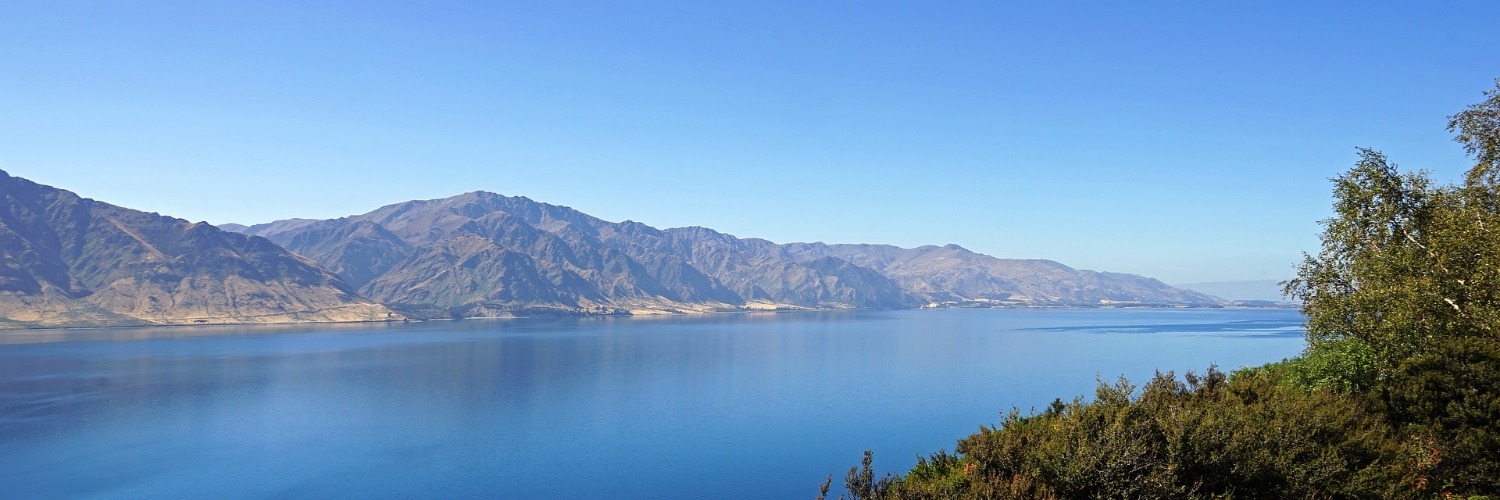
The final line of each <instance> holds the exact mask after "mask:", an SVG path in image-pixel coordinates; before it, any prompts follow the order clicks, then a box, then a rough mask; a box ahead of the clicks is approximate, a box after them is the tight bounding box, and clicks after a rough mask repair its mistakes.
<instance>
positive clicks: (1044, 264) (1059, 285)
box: [785, 243, 1219, 306]
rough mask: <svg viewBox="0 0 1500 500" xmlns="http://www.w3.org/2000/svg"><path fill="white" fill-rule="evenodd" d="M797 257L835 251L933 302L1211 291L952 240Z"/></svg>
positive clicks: (1118, 299) (1145, 301) (1132, 301)
mask: <svg viewBox="0 0 1500 500" xmlns="http://www.w3.org/2000/svg"><path fill="white" fill-rule="evenodd" d="M785 248H787V250H788V251H789V252H790V253H791V254H792V255H794V256H797V257H799V258H802V259H811V258H839V259H843V260H846V261H848V262H851V263H854V264H856V265H860V266H865V267H868V268H870V269H874V270H876V271H879V272H880V273H883V274H885V275H886V276H888V277H890V278H892V279H894V280H896V282H897V283H900V285H901V287H902V288H903V289H905V290H906V291H907V292H909V293H912V294H914V295H917V296H919V297H922V298H923V299H924V300H926V301H928V302H930V303H933V304H941V303H974V302H979V303H999V304H1025V305H1072V306H1098V305H1191V306H1209V305H1215V304H1217V303H1218V302H1219V300H1218V299H1216V298H1214V297H1211V296H1209V295H1205V294H1202V293H1198V292H1195V291H1192V290H1182V289H1179V288H1173V287H1171V286H1169V285H1167V284H1165V283H1162V282H1160V281H1157V280H1154V279H1151V278H1146V277H1143V276H1137V275H1134V274H1121V273H1101V272H1096V271H1087V270H1078V269H1073V268H1071V267H1068V266H1065V265H1062V264H1059V263H1057V262H1053V261H1050V260H1032V259H1024V260H1023V259H1000V258H995V257H991V256H988V255H984V254H980V253H975V252H972V251H969V250H968V249H965V248H963V247H960V246H958V245H947V246H941V247H939V246H923V247H918V248H900V247H895V246H891V245H825V244H823V243H792V244H788V245H785Z"/></svg>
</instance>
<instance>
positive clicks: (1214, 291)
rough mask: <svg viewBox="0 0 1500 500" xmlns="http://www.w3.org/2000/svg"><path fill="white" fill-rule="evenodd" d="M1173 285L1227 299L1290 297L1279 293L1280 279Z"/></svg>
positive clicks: (1276, 300)
mask: <svg viewBox="0 0 1500 500" xmlns="http://www.w3.org/2000/svg"><path fill="white" fill-rule="evenodd" d="M1173 286H1176V287H1177V288H1185V289H1189V290H1194V291H1198V292H1203V293H1206V294H1209V295H1213V296H1215V297H1219V298H1222V299H1227V300H1242V301H1267V302H1282V301H1290V300H1291V298H1288V297H1285V296H1283V295H1281V280H1243V281H1208V282H1202V283H1183V284H1180V285H1173Z"/></svg>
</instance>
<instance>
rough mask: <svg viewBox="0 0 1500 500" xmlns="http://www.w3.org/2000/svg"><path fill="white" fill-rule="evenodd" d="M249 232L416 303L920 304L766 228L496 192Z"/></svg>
mask: <svg viewBox="0 0 1500 500" xmlns="http://www.w3.org/2000/svg"><path fill="white" fill-rule="evenodd" d="M243 231H244V232H246V233H247V234H251V235H258V236H264V237H266V238H268V239H270V240H271V241H274V242H276V243H278V244H281V245H283V246H285V247H286V248H288V249H290V250H292V251H294V252H297V253H299V254H302V255H304V256H307V257H308V258H311V259H313V260H315V261H317V262H319V263H320V264H322V265H323V266H325V267H327V268H329V269H333V270H335V271H337V272H338V273H340V274H341V276H343V277H344V278H345V279H346V280H348V281H349V282H350V283H351V284H355V285H357V286H360V289H359V290H360V291H361V292H362V293H364V294H365V295H366V296H368V297H371V298H373V299H375V300H377V301H381V302H383V303H386V304H390V305H393V306H395V307H397V308H400V309H403V310H407V311H412V312H417V313H418V314H428V315H431V314H434V313H437V314H452V315H461V316H474V315H487V314H507V313H511V312H514V311H517V310H530V309H547V310H559V311H572V312H585V313H589V312H603V313H623V312H630V313H636V314H640V313H656V312H663V313H664V312H682V311H706V310H722V309H736V308H742V307H756V306H760V307H778V306H781V307H787V306H796V307H832V308H880V307H905V306H909V305H913V304H915V303H916V302H915V301H914V300H913V298H912V297H910V296H908V295H906V294H904V293H903V292H902V291H901V289H900V287H899V286H897V285H896V283H895V282H894V281H891V280H889V279H887V278H885V277H884V276H882V275H880V274H879V273H874V272H872V271H870V270H869V269H865V268H861V267H858V266H853V265H849V264H848V263H847V262H843V261H840V260H837V259H834V260H826V259H824V260H809V261H806V262H803V261H798V260H796V259H793V258H791V257H790V256H789V255H784V254H778V253H776V252H767V251H755V250H751V248H753V247H756V246H757V245H759V246H766V245H769V246H770V247H775V245H770V244H769V243H767V242H762V241H759V240H740V239H738V238H734V237H732V236H728V235H724V234H721V233H716V232H713V231H709V230H706V229H695V230H668V231H662V230H658V229H656V228H652V227H650V226H646V225H644V224H640V223H636V222H630V221H626V222H621V223H613V222H607V221H604V220H601V219H598V218H595V217H592V216H589V215H587V214H584V213H582V212H578V211H576V210H573V209H570V208H567V207H560V206H556V205H549V204H546V203H538V202H535V201H532V200H529V199H526V198H522V197H507V196H501V195H497V194H494V193H486V192H474V193H467V194H463V195H459V196H454V197H451V198H445V199H440V200H423V201H412V202H406V203H398V204H395V205H390V206H386V207H382V208H380V209H377V210H375V211H373V212H370V213H367V214H363V215H356V216H351V217H345V218H342V219H333V220H325V221H318V222H314V223H310V224H301V225H288V224H285V223H282V222H273V223H269V224H261V225H255V226H249V227H246V228H244V229H243ZM418 311H425V313H422V312H418ZM443 311H446V312H443Z"/></svg>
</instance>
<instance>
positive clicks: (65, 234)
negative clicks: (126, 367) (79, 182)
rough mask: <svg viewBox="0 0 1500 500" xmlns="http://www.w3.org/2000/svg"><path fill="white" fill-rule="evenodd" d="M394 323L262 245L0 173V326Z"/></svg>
mask: <svg viewBox="0 0 1500 500" xmlns="http://www.w3.org/2000/svg"><path fill="white" fill-rule="evenodd" d="M385 319H400V316H399V315H395V314H393V313H392V312H391V311H390V310H389V309H387V308H385V307H384V306H381V305H379V304H376V303H374V302H372V301H370V300H367V299H364V298H361V297H360V296H359V295H358V294H357V292H355V290H354V289H353V288H352V287H350V286H349V285H347V284H345V283H344V281H343V280H342V279H340V278H339V277H338V276H337V275H335V274H334V273H331V272H329V271H326V270H324V269H322V268H321V267H319V266H318V265H317V264H316V263H314V262H312V261H310V260H307V259H305V258H302V257H299V256H297V255H294V254H292V253H291V252H288V251H286V250H285V249H283V248H281V247H279V246H277V245H275V244H273V243H271V242H270V241H267V240H265V239H264V238H257V237H250V236H246V235H243V234H238V233H233V232H228V231H223V230H220V229H219V228H216V227H214V226H211V225H209V224H206V223H201V222H200V223H196V224H195V223H190V222H188V221H185V220H181V219H175V218H171V217H165V216H161V215H157V214H154V213H145V212H140V211H136V210H131V209H127V208H122V207H118V206H114V205H110V204H108V203H104V202H100V201H95V200H91V199H88V198H82V197H79V196H78V195H76V194H74V193H72V192H69V191H65V190H61V189H56V188H52V187H49V186H44V185H40V184H36V183H34V182H31V181H28V180H26V179H21V178H17V177H11V176H10V175H8V174H6V173H5V172H3V171H0V327H36V326H85V325H119V324H197V323H273V322H292V321H369V320H385Z"/></svg>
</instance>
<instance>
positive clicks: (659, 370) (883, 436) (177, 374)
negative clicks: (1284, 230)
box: [0, 310, 1301, 498]
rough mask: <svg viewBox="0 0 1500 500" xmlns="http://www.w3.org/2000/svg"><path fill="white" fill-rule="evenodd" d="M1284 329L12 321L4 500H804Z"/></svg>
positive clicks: (1165, 318)
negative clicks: (1022, 417) (1026, 415)
mask: <svg viewBox="0 0 1500 500" xmlns="http://www.w3.org/2000/svg"><path fill="white" fill-rule="evenodd" d="M1299 324H1300V317H1298V316H1297V315H1296V314H1295V312H1290V311H1089V310H1078V311H1069V310H1053V311H1025V310H1019V311H893V312H876V313H802V314H746V315H720V316H706V317H668V318H651V319H644V320H643V319H638V318H552V319H524V320H485V321H463V322H434V323H423V324H390V325H387V324H367V325H336V326H334V325H329V326H322V325H320V326H317V327H313V328H308V327H251V328H243V327H238V328H230V327H191V328H132V329H124V330H120V331H115V330H92V331H90V330H82V331H67V332H63V335H62V336H60V337H59V336H56V335H54V334H55V333H58V332H48V333H40V332H26V333H23V334H22V336H25V337H27V338H28V339H30V338H31V337H35V336H48V335H53V336H50V337H47V339H46V341H45V342H41V341H33V340H25V341H15V338H9V339H8V340H7V342H8V343H7V344H5V345H0V456H3V457H6V461H7V462H10V463H11V464H12V465H8V466H6V469H7V470H6V471H5V472H6V474H0V490H3V491H7V492H10V494H11V495H14V496H19V497H60V496H64V497H72V496H88V495H105V496H150V497H162V496H166V497H172V496H179V497H189V496H191V497H230V498H233V497H244V498H251V497H266V496H331V495H338V496H368V497H404V496H451V497H495V496H500V497H525V498H534V497H551V498H582V497H597V496H607V497H623V498H636V497H640V498H700V497H705V496H717V497H724V496H727V497H744V498H764V497H773V498H774V497H788V496H790V497H796V496H806V495H808V494H809V493H810V492H811V491H812V489H814V488H816V485H817V484H819V483H821V480H822V477H823V476H824V475H826V474H829V473H839V472H841V471H842V470H844V469H847V467H848V466H849V465H851V464H852V463H854V462H855V461H856V460H857V458H858V454H859V453H860V451H861V450H863V449H865V448H874V449H875V450H876V453H877V457H878V460H879V461H880V462H881V464H882V465H883V466H884V467H886V468H901V467H905V466H909V465H910V462H911V461H912V457H914V455H915V454H916V453H918V452H930V451H935V450H936V449H938V448H944V447H946V448H950V449H951V448H952V443H953V439H955V438H958V437H960V436H962V435H963V434H966V433H968V432H972V431H973V429H974V428H975V426H977V425H978V424H981V423H993V422H994V421H995V420H996V419H997V416H998V414H999V412H1001V411H1005V410H1007V409H1008V408H1010V407H1011V406H1020V407H1023V408H1025V407H1028V406H1036V405H1042V404H1045V403H1046V402H1047V401H1050V400H1051V399H1052V398H1053V397H1059V396H1061V397H1064V398H1067V397H1071V396H1072V395H1076V394H1086V393H1089V392H1091V389H1092V386H1093V383H1094V380H1095V377H1096V376H1102V377H1105V378H1113V377H1114V376H1115V375H1118V374H1126V375H1130V376H1132V377H1136V378H1140V377H1144V376H1147V375H1149V374H1150V373H1151V372H1152V371H1154V370H1156V369H1176V370H1179V371H1180V370H1183V369H1202V368H1203V367H1205V366H1207V365H1208V363H1210V362H1217V363H1218V364H1219V365H1220V366H1222V367H1226V368H1232V367H1235V366H1240V365H1243V364H1249V363H1262V362H1265V361H1271V360H1275V359H1280V358H1282V357H1285V356H1288V355H1292V354H1295V353H1296V352H1297V351H1298V350H1300V348H1301V340H1300V338H1298V337H1297V336H1296V335H1295V334H1296V332H1297V331H1298V330H1297V328H1298V325H1299ZM1100 325H1105V326H1100ZM1149 333H1155V334H1156V335H1150V334H1149ZM4 335H5V336H9V335H10V334H4Z"/></svg>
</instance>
